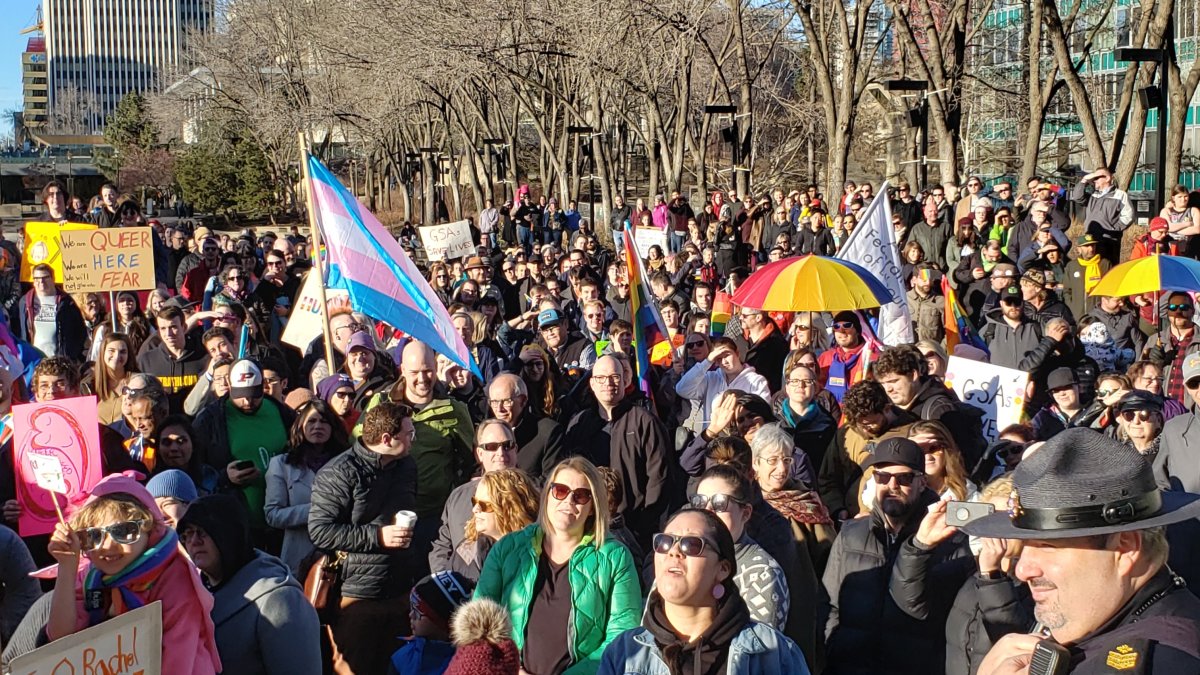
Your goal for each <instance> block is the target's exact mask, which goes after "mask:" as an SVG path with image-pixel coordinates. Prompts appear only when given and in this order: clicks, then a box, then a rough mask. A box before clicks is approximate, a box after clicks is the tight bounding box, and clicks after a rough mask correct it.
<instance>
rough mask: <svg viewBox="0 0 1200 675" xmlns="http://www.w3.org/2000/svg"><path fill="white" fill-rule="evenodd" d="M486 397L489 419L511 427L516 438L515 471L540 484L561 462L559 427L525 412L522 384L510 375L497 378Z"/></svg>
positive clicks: (526, 401)
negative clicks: (523, 473)
mask: <svg viewBox="0 0 1200 675" xmlns="http://www.w3.org/2000/svg"><path fill="white" fill-rule="evenodd" d="M487 394H488V407H489V408H490V409H491V411H492V415H494V416H495V417H496V419H499V420H503V421H504V422H506V423H507V424H508V425H509V426H510V427H512V430H513V434H514V435H515V436H516V439H517V468H518V469H521V470H522V471H524V472H525V473H527V474H529V477H530V478H532V479H533V480H534V481H536V482H538V483H540V482H541V481H542V476H544V475H546V474H548V473H550V470H551V469H553V468H554V465H556V464H558V460H560V459H562V451H563V428H562V425H561V424H559V423H558V422H556V421H554V420H552V419H550V418H549V417H541V416H539V415H538V414H537V413H536V412H534V411H532V410H530V409H529V391H528V390H527V389H526V387H525V381H524V380H522V379H521V378H520V377H518V376H516V375H513V374H512V373H501V374H500V375H497V376H496V379H494V380H492V383H491V384H490V385H488V391H487Z"/></svg>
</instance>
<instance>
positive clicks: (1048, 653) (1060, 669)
mask: <svg viewBox="0 0 1200 675" xmlns="http://www.w3.org/2000/svg"><path fill="white" fill-rule="evenodd" d="M1070 670H1071V652H1070V651H1068V650H1067V648H1066V647H1064V646H1062V645H1060V644H1058V643H1057V642H1055V641H1053V640H1041V641H1039V642H1038V643H1037V646H1036V647H1034V648H1033V660H1031V661H1030V662H1029V675H1066V674H1067V673H1068V672H1070Z"/></svg>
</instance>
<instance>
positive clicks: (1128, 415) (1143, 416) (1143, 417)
mask: <svg viewBox="0 0 1200 675" xmlns="http://www.w3.org/2000/svg"><path fill="white" fill-rule="evenodd" d="M1135 417H1136V418H1137V419H1138V421H1139V422H1146V421H1148V420H1149V419H1150V411H1148V410H1126V411H1124V412H1122V413H1121V419H1123V420H1125V421H1126V422H1132V421H1133V418H1135Z"/></svg>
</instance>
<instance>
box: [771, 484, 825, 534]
mask: <svg viewBox="0 0 1200 675" xmlns="http://www.w3.org/2000/svg"><path fill="white" fill-rule="evenodd" d="M789 485H790V483H789ZM763 499H765V500H767V503H768V504H770V505H771V506H773V507H774V508H775V510H776V511H778V512H780V513H782V514H783V515H784V516H785V517H787V518H788V519H789V520H794V521H796V522H798V523H804V524H806V525H832V524H833V519H832V518H830V517H829V509H827V508H825V505H824V504H822V503H821V498H820V497H818V496H817V493H816V492H813V491H811V490H796V489H789V488H786V487H785V488H784V489H782V490H776V491H775V492H763Z"/></svg>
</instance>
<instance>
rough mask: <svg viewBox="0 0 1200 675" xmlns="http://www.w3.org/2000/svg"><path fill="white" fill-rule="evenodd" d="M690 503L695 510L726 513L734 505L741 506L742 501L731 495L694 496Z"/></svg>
mask: <svg viewBox="0 0 1200 675" xmlns="http://www.w3.org/2000/svg"><path fill="white" fill-rule="evenodd" d="M688 501H689V502H690V503H691V505H692V508H693V509H702V510H708V511H712V512H713V513H725V512H727V511H729V510H731V509H732V508H733V507H734V505H740V504H741V503H742V501H741V500H739V499H737V498H735V497H733V496H731V495H723V494H715V495H702V494H694V495H692V498H691V499H690V500H688Z"/></svg>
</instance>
